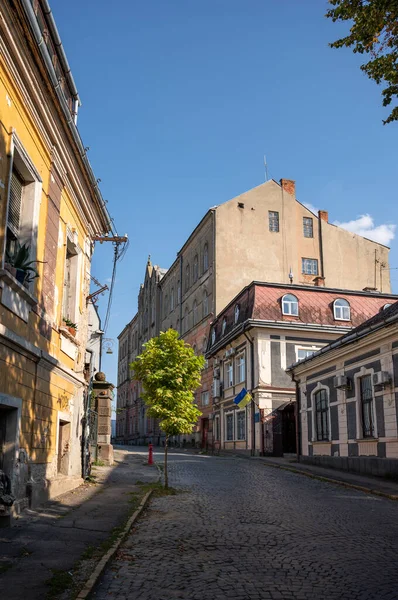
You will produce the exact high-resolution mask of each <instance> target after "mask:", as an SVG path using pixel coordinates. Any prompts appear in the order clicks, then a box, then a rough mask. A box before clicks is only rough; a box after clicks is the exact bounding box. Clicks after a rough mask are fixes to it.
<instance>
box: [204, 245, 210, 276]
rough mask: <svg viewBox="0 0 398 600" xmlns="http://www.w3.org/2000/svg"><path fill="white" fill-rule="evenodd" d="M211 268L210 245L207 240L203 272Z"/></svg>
mask: <svg viewBox="0 0 398 600" xmlns="http://www.w3.org/2000/svg"><path fill="white" fill-rule="evenodd" d="M208 268H209V246H208V244H207V242H206V244H205V245H204V248H203V272H205V271H207V269H208Z"/></svg>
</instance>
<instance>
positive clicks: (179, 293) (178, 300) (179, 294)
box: [177, 281, 181, 304]
mask: <svg viewBox="0 0 398 600" xmlns="http://www.w3.org/2000/svg"><path fill="white" fill-rule="evenodd" d="M180 302H181V283H180V281H179V282H178V283H177V304H180Z"/></svg>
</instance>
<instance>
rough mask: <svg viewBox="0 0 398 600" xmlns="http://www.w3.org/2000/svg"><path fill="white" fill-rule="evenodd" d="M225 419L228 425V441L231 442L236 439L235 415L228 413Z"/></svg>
mask: <svg viewBox="0 0 398 600" xmlns="http://www.w3.org/2000/svg"><path fill="white" fill-rule="evenodd" d="M225 421H226V425H227V427H226V429H227V441H228V442H230V441H232V440H233V439H234V415H232V414H231V415H227V416H226V417H225Z"/></svg>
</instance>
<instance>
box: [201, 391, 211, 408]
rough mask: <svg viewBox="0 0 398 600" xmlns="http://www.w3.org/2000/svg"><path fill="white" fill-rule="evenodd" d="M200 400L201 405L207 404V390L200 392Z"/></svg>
mask: <svg viewBox="0 0 398 600" xmlns="http://www.w3.org/2000/svg"><path fill="white" fill-rule="evenodd" d="M201 401H202V406H209V392H202V394H201Z"/></svg>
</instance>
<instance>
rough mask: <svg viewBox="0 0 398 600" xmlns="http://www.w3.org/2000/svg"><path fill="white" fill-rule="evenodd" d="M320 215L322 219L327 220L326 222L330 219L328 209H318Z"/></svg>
mask: <svg viewBox="0 0 398 600" xmlns="http://www.w3.org/2000/svg"><path fill="white" fill-rule="evenodd" d="M318 217H319V218H320V219H322V221H326V223H328V221H329V213H328V211H327V210H318Z"/></svg>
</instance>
